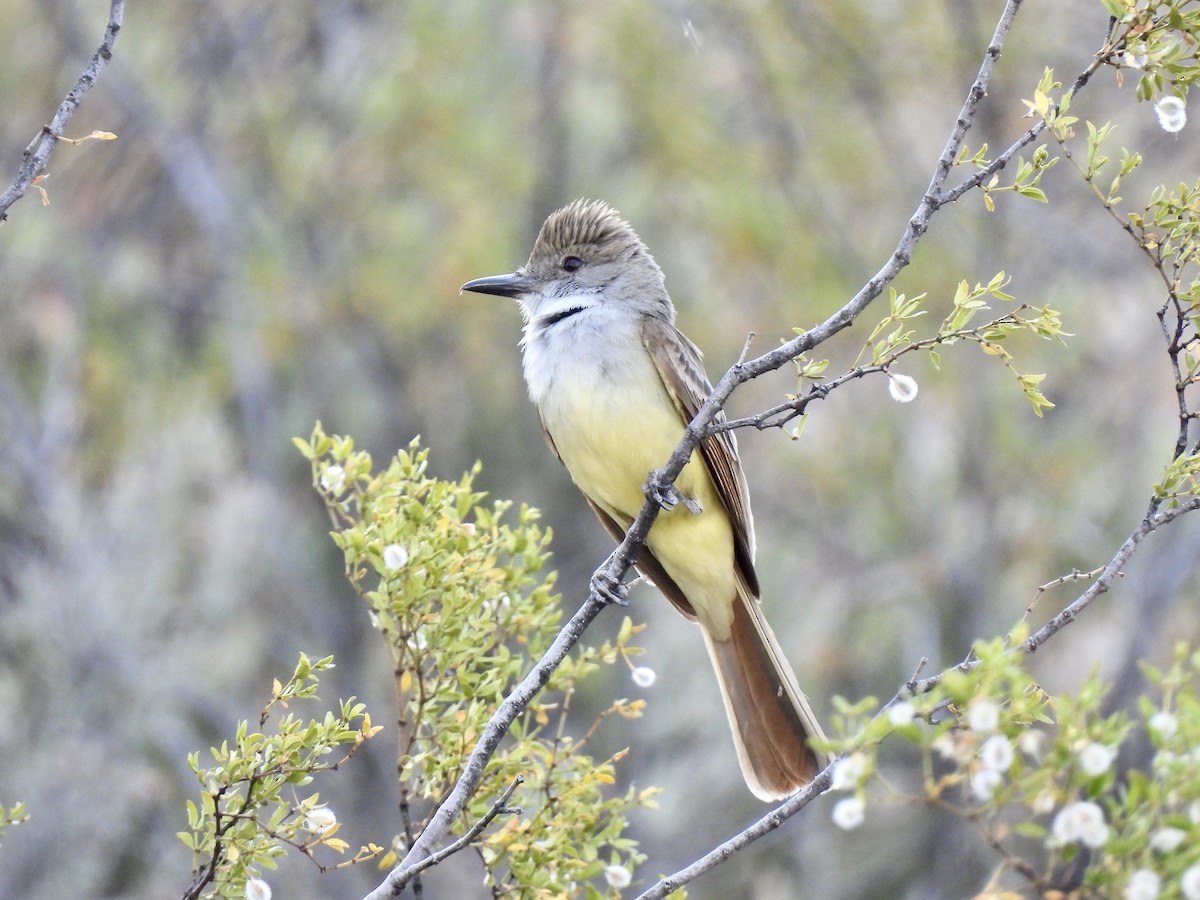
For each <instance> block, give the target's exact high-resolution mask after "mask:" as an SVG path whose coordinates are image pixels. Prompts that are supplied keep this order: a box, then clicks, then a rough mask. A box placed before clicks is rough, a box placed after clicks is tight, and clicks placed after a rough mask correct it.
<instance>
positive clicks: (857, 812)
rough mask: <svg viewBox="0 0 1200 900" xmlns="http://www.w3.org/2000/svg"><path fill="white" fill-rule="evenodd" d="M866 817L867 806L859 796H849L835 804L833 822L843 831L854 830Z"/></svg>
mask: <svg viewBox="0 0 1200 900" xmlns="http://www.w3.org/2000/svg"><path fill="white" fill-rule="evenodd" d="M866 817H867V810H866V807H865V806H864V805H863V802H862V801H861V800H859V799H858V798H857V797H847V798H846V799H844V800H839V801H838V802H837V803H835V804H834V806H833V824H834V825H836V826H837V827H838V828H840V829H842V831H853V830H854V829H855V828H857V827H858V826H859V825H861V824H862V823H863V820H865V819H866Z"/></svg>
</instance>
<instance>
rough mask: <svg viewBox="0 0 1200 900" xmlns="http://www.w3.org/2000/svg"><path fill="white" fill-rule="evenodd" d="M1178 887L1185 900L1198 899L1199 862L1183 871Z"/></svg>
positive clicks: (1199, 887) (1199, 883)
mask: <svg viewBox="0 0 1200 900" xmlns="http://www.w3.org/2000/svg"><path fill="white" fill-rule="evenodd" d="M1179 887H1180V889H1181V890H1182V891H1183V896H1184V897H1186V898H1187V900H1200V863H1197V864H1196V865H1194V866H1192V867H1191V868H1190V869H1187V870H1185V871H1184V873H1183V877H1182V878H1180V879H1179Z"/></svg>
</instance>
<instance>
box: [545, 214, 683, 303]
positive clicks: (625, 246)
mask: <svg viewBox="0 0 1200 900" xmlns="http://www.w3.org/2000/svg"><path fill="white" fill-rule="evenodd" d="M524 271H525V272H526V273H527V274H528V276H530V277H531V278H532V279H533V280H534V281H536V282H537V283H539V284H541V285H542V286H543V288H544V289H546V291H547V292H548V293H551V294H554V295H558V296H563V295H566V294H569V293H576V294H594V295H598V296H597V299H601V300H607V301H609V302H612V301H617V302H622V301H623V302H628V303H630V304H632V305H634V306H637V307H640V308H642V309H643V310H644V311H646V312H653V313H656V314H658V315H663V316H665V317H667V318H668V320H674V314H675V313H674V310H673V309H672V308H671V301H670V299H669V298H668V297H667V291H666V286H665V285H664V282H663V274H662V269H660V268H659V267H658V263H656V262H655V261H654V257H653V256H651V255H650V251H649V250H647V249H646V245H645V244H644V243H642V239H641V238H640V237H638V234H637V232H636V231H634V230H633V227H632V226H631V225H630V224H629V223H628V222H626V221H625V220H624V219H622V218H621V214H620V213H619V212H617V211H616V210H615V209H613V208H612V207H611V206H609V205H608V204H607V203H605V202H604V201H602V200H576V201H575V202H574V203H571V204H569V205H568V206H564V207H563V208H562V209H560V210H557V211H556V212H553V213H551V214H550V215H549V216H548V217H547V219H546V221H545V222H544V223H543V224H542V228H541V230H540V231H539V232H538V236H537V240H536V241H535V242H534V245H533V252H532V253H530V255H529V262H527V263H526V264H525V266H524Z"/></svg>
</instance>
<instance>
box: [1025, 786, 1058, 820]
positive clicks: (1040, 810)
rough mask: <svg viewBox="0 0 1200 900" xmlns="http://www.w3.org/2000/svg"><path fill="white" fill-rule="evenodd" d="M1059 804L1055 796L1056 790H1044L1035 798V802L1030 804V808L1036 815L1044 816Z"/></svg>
mask: <svg viewBox="0 0 1200 900" xmlns="http://www.w3.org/2000/svg"><path fill="white" fill-rule="evenodd" d="M1057 804H1058V801H1057V800H1056V799H1055V797H1054V791H1042V792H1041V793H1040V794H1038V795H1037V796H1036V797H1034V798H1033V803H1031V804H1030V805H1029V808H1030V809H1032V810H1033V814H1034V815H1035V816H1044V815H1045V814H1046V813H1048V812H1051V811H1052V810H1053V809H1054V807H1055V806H1056V805H1057Z"/></svg>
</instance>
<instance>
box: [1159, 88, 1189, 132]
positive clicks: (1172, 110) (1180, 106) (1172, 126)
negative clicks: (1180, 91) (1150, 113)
mask: <svg viewBox="0 0 1200 900" xmlns="http://www.w3.org/2000/svg"><path fill="white" fill-rule="evenodd" d="M1154 112H1155V113H1157V114H1158V124H1159V125H1161V126H1162V129H1163V131H1169V132H1170V133H1171V134H1175V133H1176V132H1179V131H1183V126H1184V125H1186V124H1187V107H1186V105H1185V104H1184V102H1183V99H1182V98H1181V97H1163V98H1162V99H1161V100H1159V101H1158V102H1157V103H1155V104H1154Z"/></svg>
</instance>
